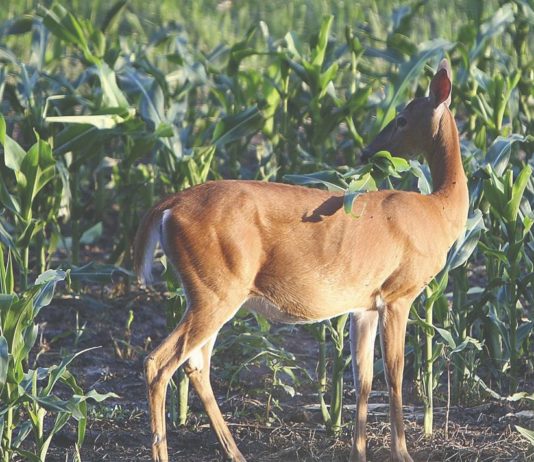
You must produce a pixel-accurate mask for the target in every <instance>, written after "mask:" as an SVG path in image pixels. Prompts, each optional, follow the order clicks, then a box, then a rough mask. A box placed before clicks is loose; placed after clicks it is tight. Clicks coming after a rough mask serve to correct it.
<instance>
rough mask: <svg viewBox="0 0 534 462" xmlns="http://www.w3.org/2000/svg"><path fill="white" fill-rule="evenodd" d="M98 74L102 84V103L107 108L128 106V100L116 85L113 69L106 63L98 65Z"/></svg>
mask: <svg viewBox="0 0 534 462" xmlns="http://www.w3.org/2000/svg"><path fill="white" fill-rule="evenodd" d="M98 76H99V78H100V85H101V86H102V93H103V97H104V98H103V102H102V103H103V105H104V107H108V108H117V107H118V108H122V109H127V108H128V100H127V99H126V96H124V93H123V92H122V91H121V90H120V89H119V86H118V85H117V79H116V76H115V71H114V70H113V69H111V68H110V67H109V66H108V65H107V64H106V63H103V64H102V65H101V66H99V67H98Z"/></svg>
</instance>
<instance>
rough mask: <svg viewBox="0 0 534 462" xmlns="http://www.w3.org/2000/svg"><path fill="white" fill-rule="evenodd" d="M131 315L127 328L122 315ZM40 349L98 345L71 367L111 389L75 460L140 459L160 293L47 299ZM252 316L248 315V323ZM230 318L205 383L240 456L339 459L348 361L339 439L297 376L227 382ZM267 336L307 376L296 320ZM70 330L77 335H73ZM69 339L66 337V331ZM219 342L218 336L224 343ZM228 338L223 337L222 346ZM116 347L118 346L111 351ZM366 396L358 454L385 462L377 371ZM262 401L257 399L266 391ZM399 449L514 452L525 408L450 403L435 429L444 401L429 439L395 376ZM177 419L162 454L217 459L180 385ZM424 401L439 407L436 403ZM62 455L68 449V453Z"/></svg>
mask: <svg viewBox="0 0 534 462" xmlns="http://www.w3.org/2000/svg"><path fill="white" fill-rule="evenodd" d="M130 310H132V311H133V314H134V321H133V324H132V326H131V334H130V336H129V335H128V333H127V332H126V329H125V325H126V322H127V319H128V316H129V311H130ZM39 322H40V327H41V331H42V333H43V335H42V340H41V351H42V354H41V355H40V357H39V362H40V363H43V364H46V363H52V362H58V361H59V358H60V357H61V355H64V354H67V353H71V352H74V351H79V350H82V349H85V348H90V347H94V346H98V347H99V348H97V349H93V350H90V351H88V352H85V353H84V354H82V355H81V356H80V357H79V358H78V359H77V360H76V361H75V362H74V363H73V366H72V367H71V370H72V372H74V373H75V374H76V376H77V377H78V380H79V382H80V383H81V384H82V385H83V387H84V389H85V390H89V389H93V388H95V389H96V390H98V391H99V392H102V393H104V392H114V393H116V394H117V395H118V396H119V398H116V399H108V400H107V401H104V402H103V403H100V404H95V405H93V406H92V407H91V411H90V416H91V418H90V421H89V424H88V428H87V435H86V440H85V443H84V445H83V447H82V450H81V455H82V460H84V461H149V460H150V441H151V436H150V428H149V422H148V418H147V405H146V396H145V383H144V379H143V358H144V356H145V355H146V353H147V351H148V350H150V349H151V348H153V347H154V346H155V345H157V344H158V343H159V342H160V341H161V340H162V339H163V337H164V336H165V333H166V318H165V310H164V301H163V296H162V295H161V294H159V293H158V292H153V291H151V292H143V291H135V292H127V293H125V294H124V293H123V294H119V290H118V289H117V288H113V289H110V288H109V287H103V288H101V287H95V288H94V289H91V290H90V291H87V290H86V291H85V292H84V293H83V294H82V295H80V296H75V297H74V296H72V295H64V296H61V295H60V296H59V297H56V299H55V300H54V301H53V303H52V304H51V305H50V306H49V307H47V308H45V309H44V310H42V312H41V314H40V318H39ZM251 323H252V324H253V322H251ZM233 329H234V328H233V327H232V326H231V325H227V326H225V328H224V329H223V333H222V334H221V337H222V339H221V341H220V342H219V343H221V344H223V347H219V349H216V351H215V356H214V358H213V368H212V382H213V387H214V390H215V394H216V396H217V399H218V402H219V405H220V407H221V409H222V412H223V414H224V416H225V418H226V420H227V422H228V423H229V426H230V429H231V431H232V433H233V434H234V436H235V439H236V441H237V444H238V446H239V448H240V450H241V451H242V453H243V454H244V455H245V457H246V458H247V460H251V461H292V462H294V461H346V460H348V458H349V454H350V444H351V432H352V423H351V420H352V418H353V414H354V406H353V403H354V392H353V390H352V376H351V371H350V370H348V371H347V374H346V380H345V400H344V403H345V405H346V409H345V410H344V427H343V431H342V434H341V435H340V436H339V437H333V436H330V435H328V434H327V432H326V431H325V428H324V426H323V425H322V421H321V414H320V411H319V409H318V406H317V403H318V399H317V393H316V392H315V387H314V384H313V383H310V382H309V381H303V383H302V385H301V386H299V387H297V393H296V395H295V396H294V397H291V396H289V394H287V393H283V392H280V390H279V389H276V390H275V389H272V390H269V387H272V372H271V371H270V370H269V369H268V368H266V367H261V366H250V367H248V368H246V369H243V370H242V371H241V373H239V374H237V375H236V378H235V380H234V381H233V384H232V387H231V388H230V389H229V386H228V384H229V382H230V377H229V371H231V372H235V371H236V370H237V368H238V367H239V364H240V361H242V360H243V355H242V353H241V352H240V351H239V348H238V347H237V346H236V345H235V344H234V345H232V342H231V338H232V336H233V335H234V334H235V332H234V331H233ZM272 331H274V333H275V338H276V339H277V341H278V340H280V341H281V344H283V345H285V348H286V349H287V351H289V352H291V353H293V354H294V355H295V357H296V358H297V360H298V363H299V364H302V366H303V367H305V368H306V369H307V370H308V372H309V373H310V374H311V375H312V376H314V375H313V374H314V372H315V363H316V357H317V356H316V355H317V345H316V342H315V341H314V340H313V338H312V337H311V335H310V334H309V333H308V331H307V330H306V329H305V328H302V327H279V326H273V328H272ZM77 334H78V335H77ZM77 337H78V338H77ZM224 345H226V346H224ZM228 345H230V346H228ZM120 356H123V357H122V358H121V357H120ZM373 388H374V389H375V390H376V391H375V392H374V393H373V395H372V397H371V400H370V413H369V424H368V458H369V460H370V461H384V460H388V455H389V451H388V447H389V441H390V432H389V418H388V415H387V393H386V392H385V386H384V383H383V381H382V379H381V378H380V377H377V378H376V379H375V382H374V384H373ZM270 391H271V392H272V396H273V399H272V400H271V401H270V407H269V408H268V407H267V401H268V400H267V396H268V395H269V392H270ZM404 401H405V414H406V418H405V420H406V424H407V429H406V430H407V439H408V448H409V451H410V453H411V454H412V457H413V458H414V460H415V461H526V460H534V453H533V451H532V448H530V447H529V445H528V443H526V442H525V441H524V440H523V439H522V438H521V437H520V435H519V434H518V433H517V431H515V425H517V424H519V425H522V426H526V427H530V428H532V427H534V421H533V420H532V414H534V413H533V412H532V411H529V409H527V408H526V407H525V404H519V403H506V404H504V403H501V402H497V401H491V400H487V401H484V402H483V403H478V405H476V406H471V407H459V406H453V407H451V409H450V416H449V423H448V435H447V436H446V435H445V414H446V412H445V411H446V410H445V408H444V407H437V409H436V417H435V422H434V429H435V433H434V436H433V437H432V438H425V437H424V436H423V428H422V415H423V414H422V405H421V402H420V401H419V400H418V398H417V396H416V393H415V392H414V389H413V380H411V379H410V377H409V376H407V377H406V379H405V390H404ZM190 405H191V410H190V414H189V417H188V422H187V425H186V426H185V427H183V428H173V427H172V426H170V428H169V429H168V443H169V456H170V460H172V461H179V462H181V461H205V462H207V461H218V460H221V459H222V453H221V451H220V449H219V446H218V443H217V441H216V439H215V437H214V435H213V433H212V432H211V430H210V428H209V423H208V421H207V418H206V416H205V414H204V412H203V410H202V408H201V405H200V402H199V400H198V399H197V398H196V395H195V394H194V392H193V391H191V392H190ZM436 406H442V405H441V404H440V403H439V402H438V403H437V404H436ZM75 440H76V435H75V428H74V426H73V425H70V426H67V427H65V429H64V430H63V431H62V432H61V433H60V434H59V435H58V436H57V437H56V438H55V439H54V441H53V446H52V448H51V450H50V456H49V458H48V460H50V461H56V460H57V461H65V460H66V454H72V447H73V445H74V442H75ZM69 459H70V456H69Z"/></svg>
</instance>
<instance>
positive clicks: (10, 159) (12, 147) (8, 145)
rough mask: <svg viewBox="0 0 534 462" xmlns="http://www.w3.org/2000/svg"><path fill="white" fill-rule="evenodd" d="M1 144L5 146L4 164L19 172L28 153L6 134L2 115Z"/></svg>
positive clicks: (0, 116)
mask: <svg viewBox="0 0 534 462" xmlns="http://www.w3.org/2000/svg"><path fill="white" fill-rule="evenodd" d="M0 143H2V146H4V162H5V164H6V167H8V168H10V169H11V170H13V171H14V172H18V171H19V170H20V166H21V164H22V161H23V160H24V157H26V152H25V151H24V149H22V148H21V147H20V146H19V144H18V143H17V142H16V141H15V140H13V139H12V138H11V137H9V136H8V135H7V134H6V121H5V119H4V116H3V115H2V114H0Z"/></svg>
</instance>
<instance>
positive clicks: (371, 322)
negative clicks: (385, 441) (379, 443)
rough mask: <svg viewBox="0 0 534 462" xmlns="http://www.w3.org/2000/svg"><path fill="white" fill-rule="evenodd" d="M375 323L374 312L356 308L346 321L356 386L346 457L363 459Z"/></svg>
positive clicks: (356, 461)
mask: <svg viewBox="0 0 534 462" xmlns="http://www.w3.org/2000/svg"><path fill="white" fill-rule="evenodd" d="M377 325H378V313H377V312H376V311H358V312H355V313H353V314H352V316H351V321H350V351H351V356H352V372H353V374H354V388H355V389H356V395H357V396H356V399H357V404H356V422H355V423H354V440H353V443H352V451H351V455H350V460H351V461H352V462H365V461H366V444H365V441H366V439H365V426H366V424H367V400H368V399H369V393H370V392H371V384H372V381H373V358H374V354H373V353H374V345H375V338H376V328H377Z"/></svg>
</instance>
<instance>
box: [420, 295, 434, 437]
mask: <svg viewBox="0 0 534 462" xmlns="http://www.w3.org/2000/svg"><path fill="white" fill-rule="evenodd" d="M431 294H432V292H431V290H430V289H429V288H428V287H427V289H426V295H427V301H426V302H425V321H426V323H427V324H428V325H429V326H431V325H432V320H433V316H432V314H433V306H434V302H433V301H432V300H431V298H430V295H431ZM425 338H426V359H425V374H424V375H425V385H426V399H425V414H424V419H423V427H424V432H425V435H426V436H431V435H432V423H433V412H434V396H433V393H434V390H433V388H434V387H433V382H434V374H433V368H432V357H433V349H432V346H433V345H432V340H433V338H434V332H433V330H432V328H430V327H427V328H426V329H425Z"/></svg>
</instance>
